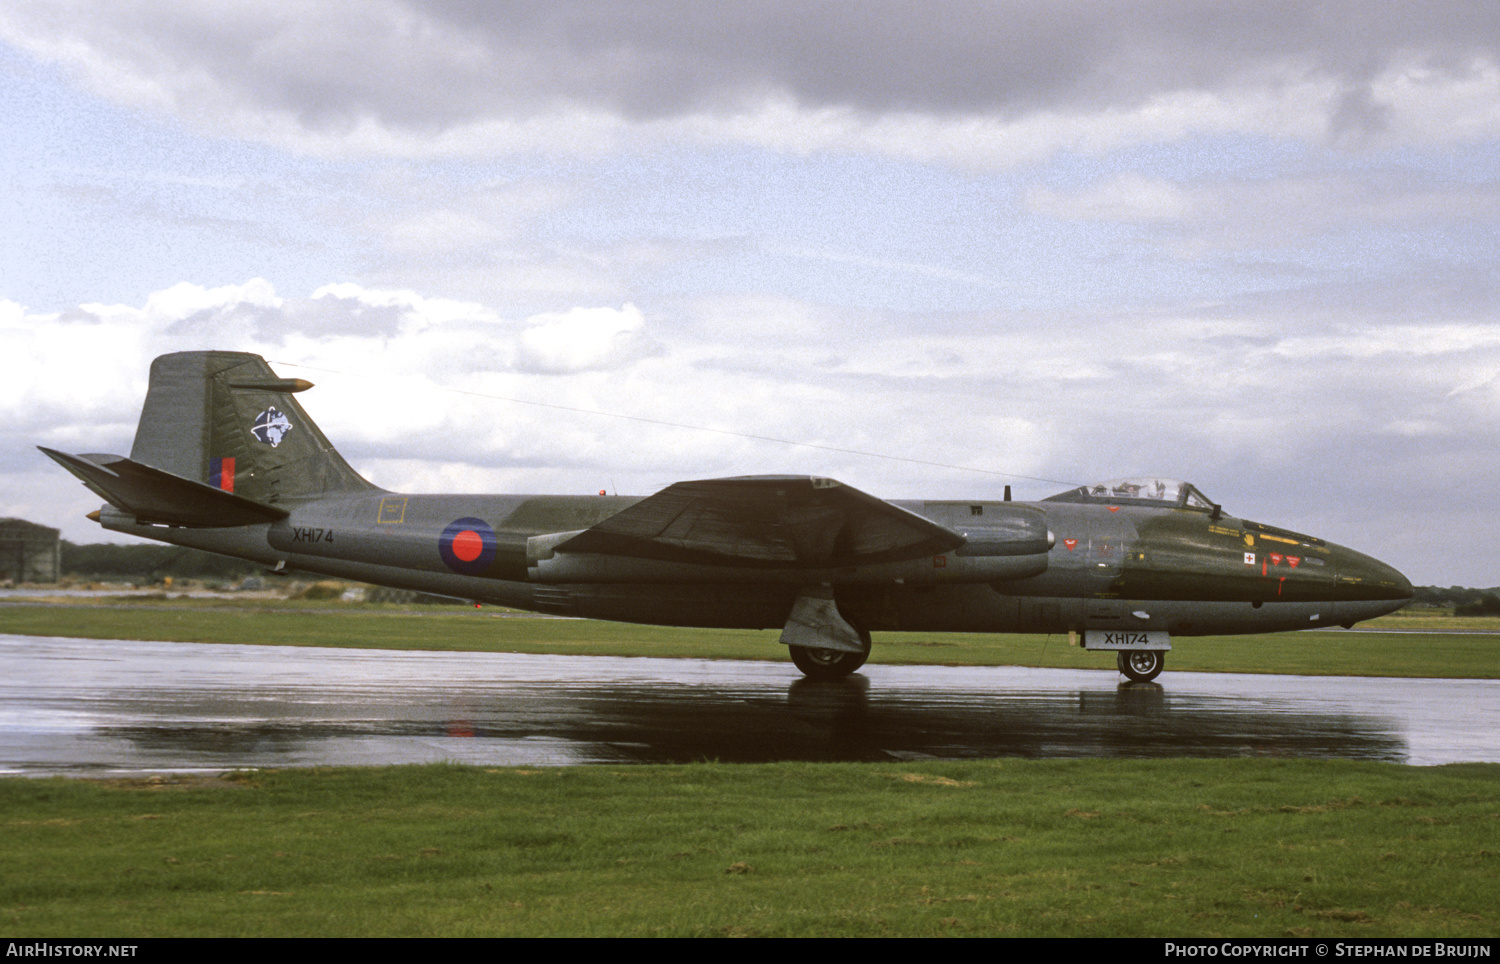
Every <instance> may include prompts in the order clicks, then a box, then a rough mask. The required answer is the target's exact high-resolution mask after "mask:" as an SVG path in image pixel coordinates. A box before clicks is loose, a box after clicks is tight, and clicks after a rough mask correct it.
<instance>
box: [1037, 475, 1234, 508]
mask: <svg viewBox="0 0 1500 964" xmlns="http://www.w3.org/2000/svg"><path fill="white" fill-rule="evenodd" d="M1045 501H1047V502H1126V503H1130V504H1133V505H1157V506H1162V507H1164V508H1165V507H1168V506H1171V507H1185V508H1189V509H1204V510H1212V509H1213V508H1214V504H1213V503H1212V502H1210V501H1209V500H1208V498H1207V497H1206V496H1205V495H1204V494H1203V493H1202V492H1199V491H1198V489H1197V487H1196V486H1194V485H1193V484H1192V483H1190V482H1184V481H1182V480H1181V479H1164V478H1157V477H1154V476H1145V477H1142V478H1135V479H1114V480H1112V481H1109V482H1097V483H1095V484H1093V485H1082V486H1079V487H1078V488H1076V489H1069V490H1068V491H1067V492H1059V493H1058V494H1057V495H1054V496H1052V497H1051V498H1049V499H1046V500H1045Z"/></svg>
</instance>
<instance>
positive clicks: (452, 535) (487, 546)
mask: <svg viewBox="0 0 1500 964" xmlns="http://www.w3.org/2000/svg"><path fill="white" fill-rule="evenodd" d="M496 547H497V540H496V539H495V530H494V529H491V528H490V527H489V525H488V523H486V522H485V521H484V520H483V519H454V520H453V521H452V522H450V523H448V528H446V529H444V530H443V534H442V535H441V536H440V537H438V555H440V556H442V557H443V563H444V564H445V565H446V566H447V567H448V568H449V569H452V570H453V571H454V572H461V573H463V574H464V575H466V576H477V575H479V574H481V573H483V572H484V571H485V570H486V569H488V568H489V567H490V563H492V562H494V561H495V549H496Z"/></svg>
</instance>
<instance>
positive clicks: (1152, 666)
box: [1115, 649, 1167, 683]
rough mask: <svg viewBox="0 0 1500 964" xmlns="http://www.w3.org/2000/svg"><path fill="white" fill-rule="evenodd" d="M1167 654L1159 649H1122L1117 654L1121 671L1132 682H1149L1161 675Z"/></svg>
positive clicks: (1116, 661) (1116, 658)
mask: <svg viewBox="0 0 1500 964" xmlns="http://www.w3.org/2000/svg"><path fill="white" fill-rule="evenodd" d="M1166 661H1167V654H1166V653H1164V652H1162V651H1161V650H1158V649H1133V650H1121V651H1120V652H1119V653H1117V654H1116V655H1115V663H1116V664H1117V665H1118V666H1119V667H1120V672H1122V673H1124V674H1125V678H1126V679H1128V680H1130V681H1131V682H1132V683H1149V682H1151V681H1152V680H1154V679H1156V678H1157V677H1158V676H1160V675H1161V668H1162V665H1163V664H1164V663H1165V662H1166Z"/></svg>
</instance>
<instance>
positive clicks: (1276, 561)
mask: <svg viewBox="0 0 1500 964" xmlns="http://www.w3.org/2000/svg"><path fill="white" fill-rule="evenodd" d="M1271 565H1273V566H1279V565H1281V553H1279V552H1273V553H1271Z"/></svg>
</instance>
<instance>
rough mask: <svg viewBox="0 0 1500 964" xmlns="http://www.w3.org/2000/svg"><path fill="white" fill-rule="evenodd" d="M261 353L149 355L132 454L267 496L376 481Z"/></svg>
mask: <svg viewBox="0 0 1500 964" xmlns="http://www.w3.org/2000/svg"><path fill="white" fill-rule="evenodd" d="M311 387H312V385H311V383H309V382H305V381H302V380H301V379H291V378H281V377H279V376H277V374H276V373H275V372H274V371H272V370H271V366H270V365H267V364H266V360H265V359H264V358H261V357H260V356H259V355H252V354H249V353H247V352H230V351H187V352H179V353H177V354H174V355H162V356H161V357H159V358H157V359H156V361H154V362H152V363H151V386H150V388H149V389H148V390H147V392H146V405H145V407H144V408H143V409H142V410H141V421H140V425H139V426H138V427H137V428H136V432H135V445H134V446H133V447H132V448H131V450H130V458H131V461H133V462H138V463H141V464H142V465H147V466H152V467H154V468H158V469H162V470H164V471H166V472H169V473H171V474H173V475H177V476H181V477H182V478H185V479H190V480H193V481H196V482H203V483H205V484H207V485H210V486H213V487H214V488H216V489H220V490H222V491H225V492H231V493H234V494H235V495H238V496H241V497H242V498H245V499H249V500H252V501H254V502H259V503H262V504H264V505H272V506H274V505H276V504H277V503H279V502H281V501H282V500H283V499H289V498H300V497H308V496H320V495H328V494H332V493H335V492H372V491H378V489H377V488H376V487H375V486H374V485H372V484H370V483H369V482H367V481H366V480H365V479H364V478H362V477H361V476H360V475H359V473H358V472H355V471H354V469H352V468H350V467H349V463H348V462H345V461H344V459H343V457H342V456H340V455H339V454H338V452H336V451H334V448H333V445H332V444H331V443H330V442H329V441H328V439H327V438H326V437H325V436H324V435H323V433H322V432H321V431H319V430H318V427H317V426H316V425H314V424H313V421H312V419H310V418H308V417H307V413H306V412H305V411H303V410H302V406H301V405H299V404H298V403H297V400H296V399H295V398H293V397H292V393H293V392H300V391H302V390H303V389H307V388H311Z"/></svg>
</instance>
